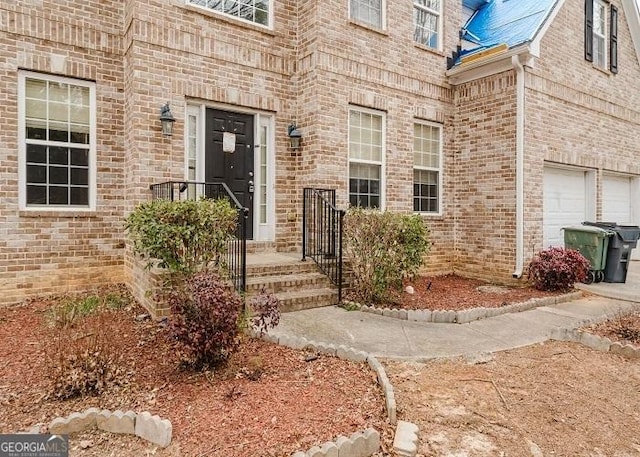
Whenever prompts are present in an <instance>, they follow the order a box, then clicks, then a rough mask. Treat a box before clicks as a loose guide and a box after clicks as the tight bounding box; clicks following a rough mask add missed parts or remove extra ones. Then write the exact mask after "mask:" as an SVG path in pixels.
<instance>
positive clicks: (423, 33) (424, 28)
mask: <svg viewBox="0 0 640 457" xmlns="http://www.w3.org/2000/svg"><path fill="white" fill-rule="evenodd" d="M413 23H414V26H415V29H414V33H413V39H414V40H415V41H416V42H418V43H420V44H423V45H425V46H427V47H430V48H432V49H440V36H441V35H442V32H441V28H442V1H441V0H413Z"/></svg>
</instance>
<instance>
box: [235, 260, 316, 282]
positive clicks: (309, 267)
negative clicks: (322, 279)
mask: <svg viewBox="0 0 640 457" xmlns="http://www.w3.org/2000/svg"><path fill="white" fill-rule="evenodd" d="M318 271H319V270H318V267H317V266H316V264H315V262H313V261H311V260H307V261H306V262H302V261H298V262H287V263H260V264H248V265H247V280H248V279H249V278H254V277H259V276H278V275H295V274H304V273H315V272H318Z"/></svg>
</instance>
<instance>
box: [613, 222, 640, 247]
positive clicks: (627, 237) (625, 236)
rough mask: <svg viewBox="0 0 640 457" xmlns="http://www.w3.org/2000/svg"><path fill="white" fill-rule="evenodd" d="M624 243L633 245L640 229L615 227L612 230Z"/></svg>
mask: <svg viewBox="0 0 640 457" xmlns="http://www.w3.org/2000/svg"><path fill="white" fill-rule="evenodd" d="M612 230H613V231H614V232H616V233H617V234H618V236H619V237H620V238H622V241H624V242H625V243H633V242H636V241H638V239H639V238H640V227H638V226H637V225H616V226H615V228H613V229H612Z"/></svg>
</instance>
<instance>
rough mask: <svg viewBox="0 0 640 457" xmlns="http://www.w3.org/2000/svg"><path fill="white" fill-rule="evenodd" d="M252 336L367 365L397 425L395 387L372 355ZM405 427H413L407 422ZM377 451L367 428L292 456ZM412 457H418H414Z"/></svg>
mask: <svg viewBox="0 0 640 457" xmlns="http://www.w3.org/2000/svg"><path fill="white" fill-rule="evenodd" d="M250 334H251V335H252V336H253V337H256V338H261V339H263V340H265V341H268V342H270V343H275V344H279V345H281V346H285V347H289V348H292V349H306V350H309V351H312V352H318V353H321V354H327V355H330V356H333V357H338V358H340V359H344V360H349V361H352V362H365V361H366V362H367V365H369V368H370V369H371V370H372V371H373V372H374V373H375V374H376V378H377V380H378V385H380V388H381V389H382V391H383V393H384V398H385V408H386V411H387V419H388V420H389V423H390V424H391V425H396V423H397V418H396V414H397V405H396V399H395V393H394V390H393V386H392V385H391V382H390V381H389V377H388V376H387V372H386V371H385V369H384V366H383V365H382V364H381V363H380V362H379V361H378V359H376V357H374V356H373V355H371V354H368V353H366V352H364V351H358V350H356V349H353V348H350V347H347V346H344V345H335V344H327V343H318V342H315V341H310V340H307V339H306V338H304V337H290V336H288V335H283V336H280V337H278V336H277V335H269V334H258V333H256V332H250ZM405 424H411V423H410V422H405ZM411 425H413V427H415V430H416V440H417V430H418V427H417V426H416V425H414V424H411ZM403 427H404V426H403ZM403 429H404V428H403ZM396 433H397V431H396ZM416 442H417V441H416ZM378 449H380V433H379V432H378V431H377V430H375V429H373V428H368V429H366V430H364V431H361V432H355V433H353V434H352V435H351V436H350V437H349V438H347V437H346V436H339V437H338V438H336V440H335V441H334V442H331V441H329V442H327V443H324V444H323V445H322V446H314V447H312V448H311V449H309V450H308V451H306V452H303V451H298V452H296V453H295V454H293V457H369V456H371V455H373V454H374V453H376V452H377V451H378ZM403 455H409V454H403ZM411 456H412V457H413V456H415V453H414V454H412V455H411Z"/></svg>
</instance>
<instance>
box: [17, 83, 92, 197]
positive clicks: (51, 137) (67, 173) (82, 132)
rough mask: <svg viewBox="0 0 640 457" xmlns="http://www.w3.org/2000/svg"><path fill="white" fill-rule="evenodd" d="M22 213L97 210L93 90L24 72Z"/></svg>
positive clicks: (21, 89)
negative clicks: (32, 211) (38, 210)
mask: <svg viewBox="0 0 640 457" xmlns="http://www.w3.org/2000/svg"><path fill="white" fill-rule="evenodd" d="M19 97H20V109H19V131H20V207H21V208H32V207H36V208H48V209H52V208H58V209H59V208H73V209H75V208H89V209H92V208H93V207H94V206H95V132H96V126H95V84H94V83H91V82H87V81H80V80H74V79H70V78H61V77H55V76H49V75H40V74H37V73H30V72H22V73H21V74H20V79H19Z"/></svg>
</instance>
